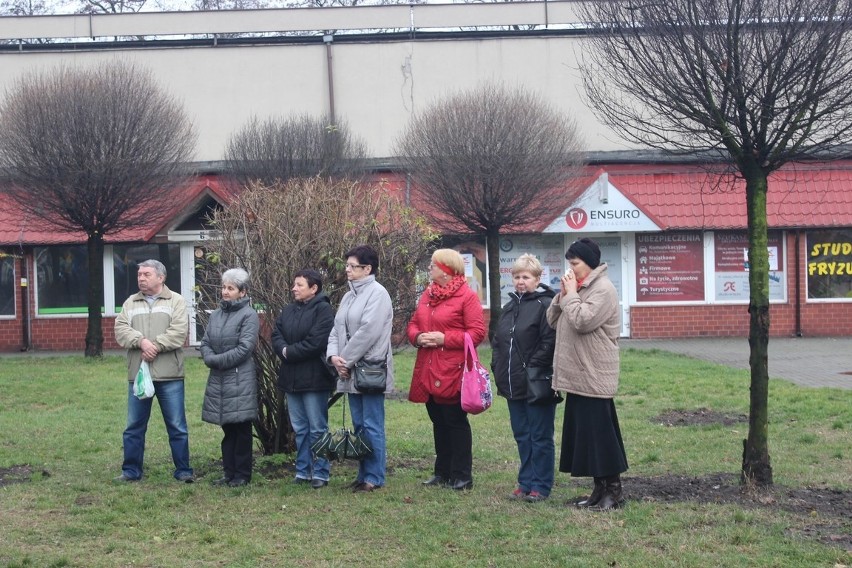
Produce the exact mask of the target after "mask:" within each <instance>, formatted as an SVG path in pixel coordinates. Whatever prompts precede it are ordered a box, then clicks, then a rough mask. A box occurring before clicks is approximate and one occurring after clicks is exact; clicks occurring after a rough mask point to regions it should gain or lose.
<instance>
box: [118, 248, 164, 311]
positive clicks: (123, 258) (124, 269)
mask: <svg viewBox="0 0 852 568" xmlns="http://www.w3.org/2000/svg"><path fill="white" fill-rule="evenodd" d="M112 250H113V278H114V284H113V285H114V289H115V303H116V304H118V305H117V306H116V307H115V311H116V313H118V312H120V311H121V305H122V304H123V303H124V300H126V299H127V298H128V297H129V296H130V295H131V294H135V293H136V292H138V291H139V285H138V284H137V283H136V273H137V272H138V270H139V263H140V262H144V261H146V260H148V259H151V258H153V259H155V260H159V261H160V262H162V263H163V264H164V265H166V286H168V287H169V290H173V291H174V292H177V293H180V290H181V282H180V245H179V244H174V243H173V244H148V245H135V246H127V245H115V246H113V248H112Z"/></svg>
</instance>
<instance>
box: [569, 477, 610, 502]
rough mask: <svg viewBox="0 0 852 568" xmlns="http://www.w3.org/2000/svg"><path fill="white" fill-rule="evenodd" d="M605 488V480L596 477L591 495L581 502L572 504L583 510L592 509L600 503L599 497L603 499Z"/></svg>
mask: <svg viewBox="0 0 852 568" xmlns="http://www.w3.org/2000/svg"><path fill="white" fill-rule="evenodd" d="M605 488H606V480H605V479H604V478H603V477H596V478H595V488H594V489H593V490H592V494H591V495H589V496H588V497H586V498H585V499H583V500H581V501H577V502H576V503H574V506H576V507H580V508H583V509H584V508H586V507H594V506H595V505H597V504H598V503H599V502H600V500H601V497H603V494H604V489H605Z"/></svg>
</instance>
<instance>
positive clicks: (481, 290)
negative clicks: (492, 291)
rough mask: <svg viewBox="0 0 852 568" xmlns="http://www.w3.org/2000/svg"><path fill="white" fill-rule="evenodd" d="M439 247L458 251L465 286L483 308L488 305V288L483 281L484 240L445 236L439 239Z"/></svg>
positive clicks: (484, 271)
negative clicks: (464, 277)
mask: <svg viewBox="0 0 852 568" xmlns="http://www.w3.org/2000/svg"><path fill="white" fill-rule="evenodd" d="M441 247H443V248H451V249H453V250H456V251H458V252H459V253H460V254H461V255H462V258H463V259H464V263H465V267H464V268H465V275H466V276H467V284H468V286H470V288H471V289H472V290H473V291H474V292H476V294H477V296H479V301H480V302H481V303H482V305H483V306H486V307H487V305H488V293H487V291H488V287H487V282H486V280H485V276H486V266H487V258H486V254H485V239H484V238H478V237H466V236H446V237H443V239H441Z"/></svg>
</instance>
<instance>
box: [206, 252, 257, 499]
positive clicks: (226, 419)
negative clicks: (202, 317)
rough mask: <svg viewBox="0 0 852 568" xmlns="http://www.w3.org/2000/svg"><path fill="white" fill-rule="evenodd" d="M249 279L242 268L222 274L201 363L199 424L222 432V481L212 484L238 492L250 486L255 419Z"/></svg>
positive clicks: (254, 318) (254, 332) (254, 328)
mask: <svg viewBox="0 0 852 568" xmlns="http://www.w3.org/2000/svg"><path fill="white" fill-rule="evenodd" d="M248 283H249V275H248V272H246V271H245V270H243V269H242V268H232V269H230V270H227V271H225V273H224V274H222V300H221V302H220V304H219V309H218V310H216V311H214V312H213V313H212V314H210V322H209V323H208V324H207V329H206V330H205V332H204V338H203V339H202V340H201V347H200V350H201V357H202V359H203V360H204V364H205V365H207V366H208V367H210V375H209V377H208V378H207V388H206V389H205V391H204V404H203V406H202V409H201V419H202V420H204V421H205V422H210V423H212V424H218V425H220V426H221V427H222V431H223V432H224V433H225V437H224V438H223V439H222V467H223V469H224V472H225V475H224V476H223V477H222V478H221V479H219V480H217V481H214V482H213V483H214V484H215V485H228V486H230V487H241V486H243V485H246V484H247V483H249V482H250V481H251V469H252V431H251V429H252V422H254V419H255V418H256V417H257V373H256V371H255V366H254V358H253V354H254V348H255V346H256V345H257V335H258V331H259V329H260V321H259V319H258V317H257V312H255V311H254V308H252V306H251V301H250V300H249V297H248V295H247V293H248Z"/></svg>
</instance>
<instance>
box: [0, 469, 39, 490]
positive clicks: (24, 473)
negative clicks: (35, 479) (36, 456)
mask: <svg viewBox="0 0 852 568" xmlns="http://www.w3.org/2000/svg"><path fill="white" fill-rule="evenodd" d="M32 475H33V468H32V467H31V466H29V465H28V464H22V465H13V466H10V467H0V487H6V486H7V485H11V484H13V483H24V482H26V481H29V480H30V478H31V477H32Z"/></svg>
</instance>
